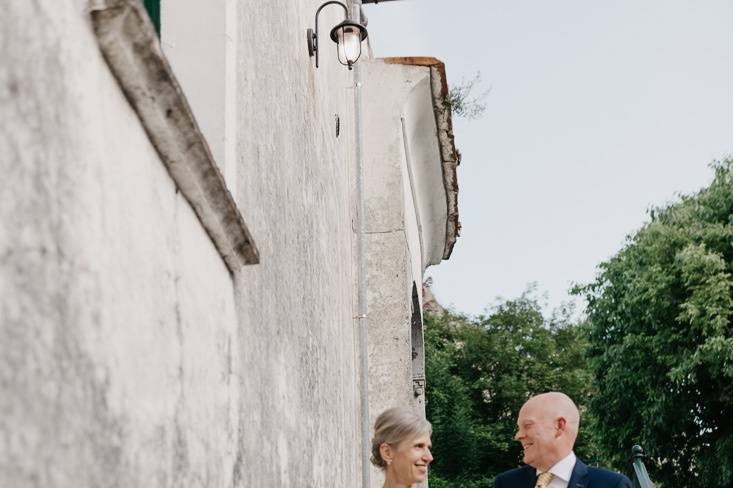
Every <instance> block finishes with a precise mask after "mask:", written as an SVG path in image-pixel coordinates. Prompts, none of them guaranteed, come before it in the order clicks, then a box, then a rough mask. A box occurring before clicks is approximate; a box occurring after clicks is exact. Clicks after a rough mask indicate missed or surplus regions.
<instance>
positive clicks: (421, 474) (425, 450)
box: [387, 434, 433, 485]
mask: <svg viewBox="0 0 733 488" xmlns="http://www.w3.org/2000/svg"><path fill="white" fill-rule="evenodd" d="M432 447H433V444H432V443H431V442H430V436H429V435H428V434H424V435H420V436H418V437H414V438H412V439H408V440H404V441H402V442H400V443H399V444H397V446H396V447H395V448H393V449H392V462H391V463H389V464H388V465H387V475H388V476H390V475H391V477H392V479H393V480H394V481H396V482H398V483H400V484H404V485H412V484H414V483H422V482H423V481H425V478H426V476H427V474H428V465H429V464H430V463H431V462H432V461H433V455H432V454H431V453H430V449H431V448H432Z"/></svg>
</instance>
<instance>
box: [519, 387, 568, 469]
mask: <svg viewBox="0 0 733 488" xmlns="http://www.w3.org/2000/svg"><path fill="white" fill-rule="evenodd" d="M557 432H558V430H557V428H556V426H555V422H554V419H552V418H550V416H549V415H547V413H546V412H544V411H543V409H542V405H541V402H536V401H534V402H533V401H532V400H530V401H528V402H527V403H525V404H524V406H523V407H522V409H521V410H520V411H519V418H518V419H517V434H516V435H515V436H514V439H515V440H517V441H519V442H520V443H521V444H522V448H523V449H524V462H525V463H526V464H529V465H530V466H532V467H534V468H537V469H539V470H541V471H547V470H548V469H550V467H552V465H553V464H555V463H556V462H557V461H559V460H560V459H559V458H558V454H557V452H558V450H559V446H558V443H559V441H558V437H557Z"/></svg>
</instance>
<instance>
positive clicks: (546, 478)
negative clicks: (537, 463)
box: [534, 473, 552, 488]
mask: <svg viewBox="0 0 733 488" xmlns="http://www.w3.org/2000/svg"><path fill="white" fill-rule="evenodd" d="M551 480H552V473H542V474H541V475H539V476H538V477H537V484H536V485H534V488H547V487H548V486H549V485H550V481H551Z"/></svg>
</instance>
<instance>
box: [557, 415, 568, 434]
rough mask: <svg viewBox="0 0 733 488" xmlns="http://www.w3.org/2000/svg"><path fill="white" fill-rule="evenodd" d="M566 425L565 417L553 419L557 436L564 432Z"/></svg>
mask: <svg viewBox="0 0 733 488" xmlns="http://www.w3.org/2000/svg"><path fill="white" fill-rule="evenodd" d="M567 426H568V421H567V420H565V417H558V418H557V419H556V420H555V429H556V430H557V436H558V437H559V436H561V435H562V434H564V433H565V432H566V429H567Z"/></svg>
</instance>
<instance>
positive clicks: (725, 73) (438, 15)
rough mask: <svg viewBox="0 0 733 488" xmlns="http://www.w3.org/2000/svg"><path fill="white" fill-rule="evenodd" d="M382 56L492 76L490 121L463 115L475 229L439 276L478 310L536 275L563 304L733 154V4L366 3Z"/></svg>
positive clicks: (437, 269) (453, 78) (453, 296)
mask: <svg viewBox="0 0 733 488" xmlns="http://www.w3.org/2000/svg"><path fill="white" fill-rule="evenodd" d="M364 9H365V12H366V15H367V17H368V18H369V26H368V28H369V37H370V39H371V44H372V48H373V50H374V54H375V56H376V57H385V56H409V55H424V56H434V57H437V58H439V59H441V60H442V61H443V62H444V63H445V64H446V71H447V76H448V82H449V83H458V82H460V81H461V79H470V78H472V77H473V76H474V74H475V73H476V72H477V71H480V72H481V76H482V87H479V89H480V90H481V89H484V90H485V89H488V88H489V87H490V88H491V92H490V93H489V95H488V97H487V98H486V112H485V114H484V116H483V117H482V118H480V119H478V120H473V121H466V120H462V119H455V118H454V120H453V126H454V130H455V135H456V145H457V146H458V148H459V149H460V151H461V152H462V154H463V163H462V164H461V166H460V167H459V174H458V177H459V186H460V193H459V211H460V219H461V223H462V224H463V230H462V232H461V237H460V238H459V239H458V242H457V243H456V246H455V249H454V251H453V255H452V257H451V258H450V260H448V261H444V262H443V263H441V264H440V265H438V266H433V267H431V268H429V269H428V273H427V274H428V275H429V276H432V277H433V280H434V286H433V290H434V292H435V294H436V295H437V297H438V300H439V301H440V302H441V303H442V304H444V305H448V306H452V307H453V308H455V309H456V310H458V311H460V312H464V313H469V314H478V313H481V312H482V311H483V310H484V309H485V308H486V307H487V306H488V305H490V304H492V303H494V301H495V298H496V297H498V296H501V297H504V298H513V297H516V296H518V295H520V294H521V293H522V291H523V290H525V288H526V287H527V284H528V283H531V282H537V284H538V289H539V290H540V291H545V292H547V295H548V299H547V306H548V307H549V308H552V307H554V306H557V305H558V304H560V303H561V302H562V301H565V300H568V299H569V295H568V294H567V290H568V288H569V287H570V285H571V283H573V282H580V283H584V282H588V281H590V280H592V279H593V277H594V275H595V272H596V266H597V265H598V264H599V263H601V262H602V261H603V260H605V259H607V258H608V257H610V256H611V255H613V254H614V253H615V252H616V251H618V250H619V249H620V248H621V246H622V245H623V243H624V238H625V236H626V235H627V234H629V233H631V232H633V231H634V230H635V229H638V228H639V227H640V226H641V225H642V224H643V223H644V222H645V221H646V220H647V215H646V210H647V209H648V208H649V207H650V206H653V205H661V204H664V203H665V202H668V201H671V200H672V199H674V198H675V195H676V194H679V193H689V192H693V191H695V190H697V189H699V188H700V187H702V186H704V185H706V184H707V183H709V181H710V180H711V177H712V172H711V171H710V169H709V168H708V163H709V162H710V161H712V160H713V159H721V158H723V157H725V156H726V155H733V94H732V93H731V92H732V91H733V28H731V26H732V25H733V1H731V0H697V1H681V0H649V1H644V2H639V1H638V0H636V1H630V0H621V1H619V0H614V1H603V2H601V1H589V0H555V1H552V2H549V1H543V0H534V1H523V0H511V1H509V0H504V1H494V0H401V1H391V2H384V3H380V4H378V5H365V7H364Z"/></svg>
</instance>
